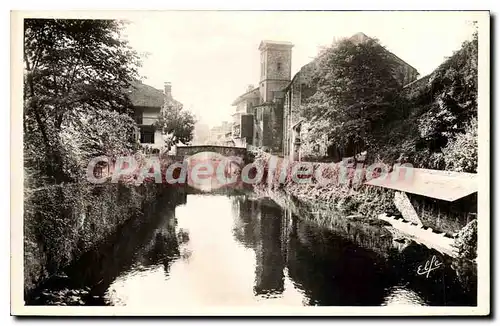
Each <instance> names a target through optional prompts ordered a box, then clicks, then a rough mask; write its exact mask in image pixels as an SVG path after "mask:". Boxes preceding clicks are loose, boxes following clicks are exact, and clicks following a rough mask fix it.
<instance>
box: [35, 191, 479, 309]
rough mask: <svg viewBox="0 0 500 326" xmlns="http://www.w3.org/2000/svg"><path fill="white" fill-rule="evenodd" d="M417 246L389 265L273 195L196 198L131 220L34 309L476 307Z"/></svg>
mask: <svg viewBox="0 0 500 326" xmlns="http://www.w3.org/2000/svg"><path fill="white" fill-rule="evenodd" d="M434 254H435V253H433V252H430V251H429V250H428V249H425V248H424V249H422V248H421V246H417V245H410V246H407V247H406V248H405V249H404V250H403V251H402V250H399V251H398V250H396V249H395V250H394V253H391V254H390V255H389V256H390V258H387V257H386V258H382V257H380V255H377V254H376V253H375V252H374V251H373V250H370V248H362V247H360V246H357V245H355V244H354V243H353V242H351V241H348V240H346V239H345V237H342V235H339V234H335V233H333V232H331V231H327V230H325V229H320V228H319V227H316V226H315V225H313V224H311V223H310V222H306V221H304V220H302V219H300V218H297V216H294V215H293V214H291V213H290V212H289V211H287V210H286V209H282V208H281V207H279V206H278V205H277V204H276V203H274V202H273V201H272V200H270V199H267V198H260V199H257V198H252V196H251V195H238V196H225V195H203V194H190V195H187V197H186V198H185V199H184V200H183V201H181V203H174V204H171V205H165V207H163V208H162V209H159V210H157V211H155V212H154V216H152V217H150V218H148V219H144V220H139V221H133V222H130V223H129V224H128V225H125V226H123V227H122V228H121V229H120V230H118V231H117V233H116V234H115V235H113V236H112V237H110V239H109V241H107V242H106V243H105V244H103V245H102V246H100V247H99V248H96V250H95V251H92V252H89V253H87V254H86V255H84V256H83V257H82V258H81V259H80V260H79V261H77V262H76V263H75V264H74V265H72V266H70V267H69V268H68V269H67V270H66V271H65V274H64V275H61V276H59V277H56V278H53V279H51V280H50V281H49V282H47V283H46V284H44V285H43V286H42V287H41V288H40V289H38V290H37V291H36V292H35V293H34V294H33V297H32V298H30V300H29V303H30V304H60V305H126V306H127V307H148V308H151V307H158V308H160V307H166V306H168V307H170V308H172V307H177V306H178V307H187V306H189V307H195V306H252V305H289V306H293V305H296V306H303V305H335V306H382V305H395V304H407V305H473V304H475V301H474V300H473V299H471V298H473V297H474V296H473V295H469V294H466V293H465V292H464V291H463V288H462V286H461V285H460V283H459V282H458V281H457V280H456V278H457V277H456V273H455V272H454V271H453V270H452V269H451V266H450V264H449V263H448V262H445V263H444V265H443V266H442V267H441V268H439V269H437V270H434V271H432V273H431V274H429V275H430V277H426V276H420V275H417V274H416V269H417V268H418V266H419V265H420V264H422V263H425V261H426V260H427V259H429V258H430V257H432V255H434ZM439 259H443V261H445V259H444V258H443V257H439Z"/></svg>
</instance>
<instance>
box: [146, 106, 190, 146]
mask: <svg viewBox="0 0 500 326" xmlns="http://www.w3.org/2000/svg"><path fill="white" fill-rule="evenodd" d="M195 123H196V120H195V117H194V115H193V114H192V113H191V112H189V111H186V110H184V109H183V107H182V105H180V104H176V105H171V106H169V107H166V108H164V110H162V113H161V115H160V117H159V118H158V121H157V122H156V123H155V126H156V128H158V129H159V130H161V132H162V133H163V134H164V135H165V140H166V144H167V147H168V148H170V147H171V146H173V145H175V144H177V143H179V142H181V143H182V144H185V145H187V144H189V143H190V142H191V141H192V140H193V132H194V125H195Z"/></svg>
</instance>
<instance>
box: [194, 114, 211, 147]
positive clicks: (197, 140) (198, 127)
mask: <svg viewBox="0 0 500 326" xmlns="http://www.w3.org/2000/svg"><path fill="white" fill-rule="evenodd" d="M196 120H197V122H196V124H195V125H194V132H193V141H192V144H193V145H205V144H207V143H208V141H209V140H210V127H209V126H208V125H207V124H205V123H202V122H200V121H199V120H198V119H196Z"/></svg>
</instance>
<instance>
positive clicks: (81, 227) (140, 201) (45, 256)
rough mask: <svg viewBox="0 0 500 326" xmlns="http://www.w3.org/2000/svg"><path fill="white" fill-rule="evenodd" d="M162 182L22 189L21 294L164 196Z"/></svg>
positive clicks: (65, 185)
mask: <svg viewBox="0 0 500 326" xmlns="http://www.w3.org/2000/svg"><path fill="white" fill-rule="evenodd" d="M164 193H165V189H164V186H163V185H162V184H154V183H145V184H142V185H140V186H136V185H129V184H123V183H116V184H110V183H107V184H102V185H94V184H89V183H72V184H60V185H53V186H46V187H43V188H39V189H34V190H26V191H25V201H24V290H25V293H28V292H29V291H31V290H33V289H34V288H36V287H37V286H38V285H39V284H41V283H42V282H44V281H45V280H47V279H48V278H49V277H51V276H54V275H56V274H57V273H59V272H60V271H61V270H62V269H63V268H64V267H66V266H68V265H69V264H71V263H72V262H74V261H75V260H77V259H78V258H79V257H81V256H82V255H83V254H84V253H85V252H88V251H89V250H91V249H92V248H93V247H95V246H97V245H99V244H100V243H102V242H103V241H104V240H105V239H106V238H107V237H108V236H109V235H110V234H111V233H113V232H114V231H115V230H116V229H117V228H118V227H119V226H120V225H122V224H123V223H125V222H126V221H128V220H130V219H132V218H140V217H141V216H143V213H142V212H143V211H144V209H145V208H146V207H148V206H150V205H152V204H153V203H154V201H155V200H156V199H158V198H159V197H160V196H162V195H164Z"/></svg>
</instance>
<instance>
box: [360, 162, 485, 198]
mask: <svg viewBox="0 0 500 326" xmlns="http://www.w3.org/2000/svg"><path fill="white" fill-rule="evenodd" d="M365 184H366V185H371V186H377V187H383V188H387V189H393V190H398V191H403V192H407V193H412V194H417V195H422V196H426V197H430V198H436V199H440V200H445V201H450V202H451V201H455V200H457V199H460V198H463V197H465V196H468V195H471V194H473V193H475V192H477V189H478V185H477V174H474V173H463V172H453V171H440V170H428V169H415V168H401V169H399V168H395V169H394V171H393V172H391V173H389V174H386V175H385V176H381V177H379V178H374V179H372V180H369V181H367V182H366V183H365Z"/></svg>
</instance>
